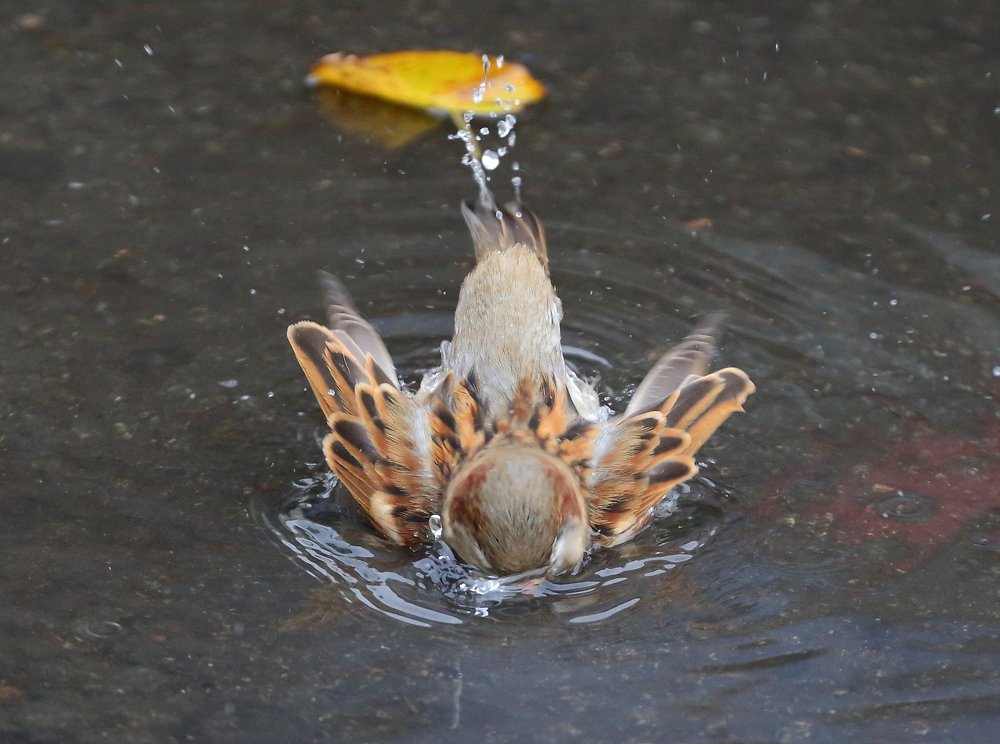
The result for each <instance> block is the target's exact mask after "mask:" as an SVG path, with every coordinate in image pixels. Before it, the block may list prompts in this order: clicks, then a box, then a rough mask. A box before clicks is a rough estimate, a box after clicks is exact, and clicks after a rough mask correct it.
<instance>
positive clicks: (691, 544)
mask: <svg viewBox="0 0 1000 744" xmlns="http://www.w3.org/2000/svg"><path fill="white" fill-rule="evenodd" d="M319 467H321V466H319ZM344 502H345V497H344V496H343V494H342V493H341V492H340V490H339V489H338V488H336V481H335V479H334V478H332V477H331V476H329V475H327V474H323V475H316V476H311V477H307V478H303V479H301V480H300V481H298V482H297V483H296V484H295V488H294V489H293V491H292V492H291V493H290V494H289V497H288V499H287V500H286V501H285V505H284V506H283V507H281V508H279V509H277V510H269V509H265V508H262V507H261V506H259V505H257V506H255V508H254V512H255V516H256V518H257V520H258V521H259V522H261V523H262V524H263V525H264V526H265V527H266V528H267V529H268V531H269V532H270V534H271V536H272V537H273V538H274V539H275V541H276V542H277V543H278V544H279V545H280V546H281V547H282V549H283V550H284V551H285V552H286V553H287V554H288V555H289V556H290V557H291V558H292V559H293V560H294V561H295V562H296V563H298V564H299V565H300V566H301V567H302V568H303V569H304V570H305V571H306V572H308V573H309V574H310V575H312V576H313V577H314V578H316V579H318V580H319V581H321V582H322V583H323V584H324V585H325V586H326V587H327V588H329V589H333V590H334V594H333V597H332V598H327V599H325V600H324V601H326V602H327V603H328V604H330V603H332V604H333V605H338V604H339V608H338V607H336V606H332V607H327V608H326V610H325V611H324V612H323V613H320V614H323V615H329V614H332V613H334V612H343V611H344V610H345V609H347V608H348V607H349V606H350V605H357V604H360V605H361V606H363V607H365V608H367V609H369V610H373V611H375V612H378V613H380V614H382V615H385V616H387V617H391V618H393V619H394V620H397V621H399V622H402V623H406V624H408V625H415V626H420V627H432V626H439V625H462V624H466V623H468V622H469V621H470V619H471V618H486V617H491V618H494V619H495V618H496V611H498V610H500V609H501V608H502V607H503V608H508V607H513V606H517V605H520V604H523V603H526V602H535V603H545V604H547V606H548V608H549V609H550V610H551V612H552V613H553V614H554V615H556V616H557V617H558V618H559V619H560V620H562V621H564V622H566V623H571V624H574V625H581V624H592V623H599V622H604V621H606V620H609V619H610V618H612V617H614V616H616V615H618V614H620V613H622V612H625V611H627V610H629V609H631V608H632V607H634V606H636V605H637V604H639V603H640V601H641V597H642V596H643V595H644V594H645V593H646V591H645V590H644V589H643V588H642V587H641V586H640V583H641V582H648V581H662V577H663V575H664V574H666V573H667V572H669V571H672V570H674V569H676V568H677V567H679V566H681V565H682V564H684V563H686V562H688V561H689V560H691V559H692V558H693V557H694V555H695V554H696V553H697V552H698V551H699V550H701V548H702V547H704V546H705V544H706V543H707V542H708V541H709V540H710V539H711V538H712V537H713V536H714V534H715V532H716V528H715V526H711V527H707V528H705V529H702V530H701V531H700V532H699V534H697V535H694V536H692V535H691V534H690V533H685V534H682V535H677V536H673V537H671V538H669V539H666V540H664V539H663V537H662V535H659V536H657V535H656V534H655V532H651V533H650V534H648V535H647V537H646V540H647V541H648V542H651V543H652V545H651V546H649V545H648V546H646V549H645V550H644V551H643V553H642V554H636V551H635V550H624V551H619V550H605V551H599V552H597V553H595V554H594V555H593V556H592V557H591V558H590V560H589V562H588V563H587V564H586V565H585V566H584V568H583V570H582V571H581V572H580V573H579V574H577V575H574V576H570V577H561V578H560V580H559V581H552V580H549V579H547V578H545V576H544V573H543V571H542V570H535V571H528V572H525V573H522V574H517V575H515V576H505V577H499V578H498V577H490V576H484V575H482V574H479V573H478V572H477V571H475V570H474V569H472V568H470V567H469V566H467V565H465V564H464V563H462V562H461V560H459V559H458V557H457V556H456V555H455V554H454V553H453V552H452V550H451V549H450V548H449V546H448V545H447V544H446V543H444V542H443V541H441V540H440V539H438V540H437V541H436V542H435V543H434V544H432V545H429V546H425V547H423V548H421V549H419V550H418V551H410V550H407V549H403V548H398V547H395V546H392V545H390V544H388V543H386V542H385V541H384V540H382V539H381V538H379V537H377V536H376V535H375V534H374V533H373V532H372V530H371V529H370V528H369V527H368V526H367V525H364V524H360V523H357V522H356V520H353V519H352V518H351V516H349V515H350V514H351V509H350V508H349V507H346V506H344ZM675 508H676V504H675V503H674V502H673V500H668V501H667V502H665V506H664V507H663V508H662V509H661V513H668V514H669V513H673V510H674V509H675ZM431 528H432V531H434V533H435V534H437V535H438V536H439V535H440V529H441V520H440V517H439V516H438V515H434V516H433V517H432V526H431ZM314 614H315V613H314Z"/></svg>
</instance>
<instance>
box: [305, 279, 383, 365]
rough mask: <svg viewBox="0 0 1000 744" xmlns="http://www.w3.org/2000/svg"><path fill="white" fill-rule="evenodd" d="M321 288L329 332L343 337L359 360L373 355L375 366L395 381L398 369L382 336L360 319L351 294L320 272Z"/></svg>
mask: <svg viewBox="0 0 1000 744" xmlns="http://www.w3.org/2000/svg"><path fill="white" fill-rule="evenodd" d="M319 286H320V288H321V289H322V290H323V299H324V300H325V301H326V317H327V321H328V325H329V327H330V329H331V330H332V331H333V332H334V333H335V334H337V335H338V336H340V337H341V340H342V341H343V342H344V344H345V345H346V346H347V347H348V348H349V349H351V351H352V352H354V356H355V358H356V359H364V358H365V354H371V356H372V359H374V360H375V364H377V365H378V366H379V368H380V369H381V370H382V371H383V372H385V374H386V375H387V376H388V377H389V378H390V379H392V380H395V379H396V367H395V365H394V364H393V363H392V357H391V356H390V355H389V351H388V349H386V348H385V343H384V342H383V341H382V337H381V336H379V335H378V333H377V332H376V331H375V329H374V328H372V326H371V323H369V322H368V321H367V320H365V319H364V318H362V317H361V314H360V313H359V312H358V309H357V308H356V307H355V306H354V301H353V300H351V295H350V294H349V293H348V291H347V289H346V288H345V287H344V285H343V284H342V283H341V282H340V280H339V279H338V278H337V277H335V276H334V275H333V274H328V273H327V272H325V271H321V272H319Z"/></svg>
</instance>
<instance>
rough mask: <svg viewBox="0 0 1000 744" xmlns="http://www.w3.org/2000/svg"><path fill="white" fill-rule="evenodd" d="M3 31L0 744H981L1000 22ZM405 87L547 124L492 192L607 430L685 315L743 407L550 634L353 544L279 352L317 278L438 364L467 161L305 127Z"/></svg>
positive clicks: (601, 17) (980, 12)
mask: <svg viewBox="0 0 1000 744" xmlns="http://www.w3.org/2000/svg"><path fill="white" fill-rule="evenodd" d="M4 10H5V13H4V14H3V16H2V18H0V43H2V48H4V49H5V64H4V65H3V66H2V68H0V76H2V90H3V91H4V93H5V95H4V96H3V98H2V100H0V116H2V120H3V126H2V127H0V205H2V207H0V251H2V253H0V255H2V257H3V265H4V271H3V272H2V275H0V303H2V304H0V308H2V319H3V325H2V329H3V334H4V335H3V340H4V352H3V354H2V355H0V384H2V387H3V391H4V395H3V397H2V402H0V406H2V407H0V416H2V422H3V424H2V428H0V452H2V459H0V488H2V500H0V541H2V542H0V549H2V560H0V577H2V579H0V580H2V584H0V587H2V601H0V741H3V742H7V741H10V742H32V743H42V742H45V743H48V742H75V741H81V742H91V741H127V742H164V741H168V742H170V741H176V742H186V741H209V742H230V741H232V742H279V741H327V740H329V741H375V740H379V741H393V740H403V741H405V740H413V741H469V740H484V741H512V740H528V741H531V740H538V741H543V740H544V741H553V740H572V739H584V738H588V739H591V740H595V741H606V740H611V739H614V740H617V741H623V742H626V741H627V742H632V741H635V742H644V741H664V740H671V741H680V742H701V741H706V742H798V741H820V742H826V741H829V742H843V741H914V740H919V741H938V742H955V741H988V740H991V739H992V738H995V736H996V731H997V730H998V728H1000V679H998V677H1000V672H998V671H997V670H998V669H1000V589H998V587H1000V581H998V579H1000V487H998V485H997V483H998V481H1000V458H998V454H997V453H998V451H1000V417H998V409H997V403H996V396H997V394H998V392H1000V354H998V349H1000V252H998V244H1000V231H998V230H997V224H998V222H1000V201H998V197H1000V145H998V143H1000V84H998V83H1000V41H998V40H1000V11H998V10H997V8H996V5H995V3H992V2H969V3H957V2H945V3H940V2H938V3H930V2H926V3H913V2H905V3H904V2H901V1H900V2H887V3H881V4H879V6H878V7H872V6H870V5H868V4H856V3H843V4H838V3H808V4H807V3H782V2H778V3H767V4H765V3H755V4H750V5H749V6H748V5H747V4H743V3H710V4H705V3H693V2H682V1H678V2H666V3H648V4H644V5H642V6H641V7H640V6H638V5H636V6H629V10H627V11H626V10H625V9H614V8H612V7H611V6H610V5H609V4H606V3H597V2H583V3H573V4H568V3H567V4H553V5H552V6H550V7H548V8H536V7H535V6H532V5H528V4H525V5H521V4H511V5H503V6H500V5H497V6H496V7H492V6H489V7H485V6H484V7H474V8H473V7H471V6H470V7H468V8H466V7H462V6H460V5H459V4H456V5H454V6H452V5H450V4H443V3H442V4H438V3H432V2H413V3H405V4H404V3H400V4H393V6H392V12H391V14H390V13H389V9H388V7H384V8H383V7H381V6H378V7H376V6H374V5H369V4H365V3H341V4H333V5H331V4H330V3H319V2H288V3H282V4H280V6H274V7H272V4H265V3H259V4H249V3H173V4H145V3H131V4H96V3H93V4H92V3H70V2H61V3H59V2H57V3H50V4H43V5H28V4H25V5H23V6H21V5H19V4H15V5H14V6H13V7H12V8H5V9H4ZM146 47H148V49H147V48H146ZM407 47H424V48H432V47H450V48H460V49H461V48H468V49H476V48H486V49H489V50H491V51H498V52H503V53H505V54H506V55H507V56H508V58H511V59H518V60H521V61H524V62H526V63H528V64H529V65H530V66H531V68H532V69H533V70H534V71H535V73H536V74H537V75H538V76H539V77H541V78H542V79H543V80H544V81H545V82H546V83H547V84H548V85H549V88H550V97H549V99H548V100H547V101H546V102H545V103H544V104H542V105H541V106H538V107H536V108H535V109H534V110H533V111H531V112H530V113H529V114H527V115H525V116H523V117H521V120H520V121H519V123H518V125H517V132H518V143H517V146H516V148H515V156H516V159H517V160H518V162H519V163H520V165H521V171H520V173H521V175H522V176H523V177H524V181H525V197H526V200H527V201H529V202H530V203H531V204H532V206H533V207H534V208H535V210H536V211H537V212H538V213H539V214H540V215H541V216H542V218H543V219H544V220H545V221H546V224H547V225H548V227H549V233H550V243H551V256H552V263H553V277H554V280H555V281H556V284H557V286H558V288H559V290H560V294H561V296H562V298H563V305H564V310H565V315H566V334H565V336H566V343H567V344H568V345H569V346H570V347H572V350H573V351H572V354H571V356H572V358H573V359H574V360H575V362H576V363H577V364H578V366H579V367H580V369H581V371H582V372H583V373H585V374H588V375H599V377H600V382H599V389H600V390H601V391H602V392H603V394H604V395H605V396H606V399H607V402H608V403H609V404H611V405H612V406H614V405H620V403H621V400H622V398H623V396H624V395H626V394H627V392H628V390H629V387H628V386H629V385H630V384H634V383H635V382H636V381H637V380H638V379H639V378H640V377H641V375H642V373H643V372H644V371H645V369H646V367H647V366H648V364H649V363H650V361H651V359H652V358H655V356H656V354H657V353H658V352H661V351H662V350H663V349H664V348H665V347H666V346H667V345H669V344H670V343H671V342H672V341H674V340H676V339H677V338H678V337H679V336H680V335H682V334H683V333H684V331H685V330H686V328H687V327H688V325H689V323H690V322H691V320H692V318H694V317H696V316H698V315H699V314H701V313H704V312H707V311H710V310H717V309H722V310H725V311H727V313H728V315H729V335H728V336H727V338H726V340H725V343H724V344H723V348H722V349H721V352H720V361H721V362H722V363H724V364H732V365H737V366H741V367H743V368H744V369H746V370H747V371H748V372H750V374H751V376H752V377H753V379H754V381H755V382H756V383H757V385H758V388H759V393H758V394H757V395H756V396H754V397H753V398H752V399H751V401H750V403H749V404H748V413H747V414H746V415H743V416H738V417H734V419H732V420H731V421H730V422H729V423H728V424H727V425H726V427H725V428H724V431H723V432H722V433H721V434H720V435H719V436H718V437H717V438H716V439H715V440H713V443H712V445H711V446H710V447H709V448H707V449H706V450H705V452H704V454H705V456H706V458H707V461H706V463H705V466H704V468H703V472H702V476H701V477H700V478H699V479H698V480H697V481H695V482H694V483H692V484H691V487H690V489H689V490H688V491H686V492H685V493H683V494H681V498H680V501H679V503H678V506H677V511H676V513H675V514H673V515H672V516H664V518H662V519H660V520H658V521H657V523H656V524H655V525H654V527H653V529H651V530H650V531H648V532H646V533H644V534H643V535H642V536H641V537H640V538H638V539H637V540H636V541H635V542H634V543H632V544H630V545H628V546H625V547H623V548H622V549H621V550H619V551H616V552H614V553H605V554H601V555H599V556H596V557H595V559H594V561H593V562H592V563H591V564H590V565H589V566H588V567H587V568H586V570H585V571H584V573H583V574H582V575H581V576H580V577H577V578H578V579H579V583H580V586H578V587H570V588H565V587H563V588H562V589H559V590H558V591H557V590H555V589H552V590H551V592H550V593H549V596H543V597H538V598H534V599H527V598H523V597H516V596H515V597H508V598H507V599H504V600H503V601H502V602H494V601H466V600H467V598H466V600H463V599H462V598H461V597H459V596H457V595H449V594H448V592H447V591H443V590H442V586H443V585H444V584H446V582H445V581H444V579H442V577H441V574H440V572H439V571H438V568H440V567H439V566H435V565H432V564H433V561H431V562H430V563H428V560H429V559H428V557H427V556H426V555H424V554H411V553H407V552H403V551H398V550H395V549H393V548H390V547H387V546H386V545H385V544H383V543H381V542H380V541H379V540H378V539H377V538H374V537H372V536H371V535H370V534H369V533H368V532H367V531H366V530H365V529H364V528H363V525H362V524H361V523H360V521H359V520H358V519H357V516H356V514H354V513H353V512H352V511H351V510H350V509H349V508H348V507H347V502H346V501H345V500H344V498H343V496H342V494H340V493H339V492H335V493H334V494H333V495H332V496H331V495H329V494H328V490H327V489H326V488H325V486H326V485H328V484H327V483H325V482H324V477H325V476H324V470H323V468H322V466H321V465H319V464H318V460H319V459H320V456H319V451H318V447H317V444H316V435H317V433H318V425H319V424H320V423H321V422H320V419H319V416H318V413H317V412H316V411H315V410H314V407H313V402H312V401H311V396H310V395H309V394H308V393H307V392H305V390H304V384H303V381H302V379H301V377H300V374H299V371H298V369H297V367H296V365H295V363H294V360H293V358H292V356H291V354H290V352H289V350H288V348H287V344H286V342H285V339H284V329H285V326H286V325H287V323H288V322H289V321H291V320H296V319H300V318H303V317H309V316H312V317H315V316H317V315H318V313H319V310H320V307H319V301H318V296H317V293H316V291H315V288H314V285H313V275H314V274H313V272H314V271H315V270H316V269H318V268H326V269H328V270H330V271H333V272H336V273H338V274H340V275H341V276H342V277H344V278H345V280H347V282H348V283H349V285H350V286H351V288H352V290H353V291H354V292H355V295H356V297H357V299H358V304H359V305H360V306H361V307H362V309H364V310H365V312H367V313H368V314H369V315H370V316H371V317H372V318H373V319H374V320H375V321H376V324H377V325H378V327H379V328H380V330H381V331H382V332H383V333H384V334H385V335H386V337H387V339H388V344H389V347H390V349H391V350H392V351H393V353H394V354H395V355H396V357H397V359H398V360H399V366H400V368H401V370H402V371H403V372H404V374H405V375H406V376H407V378H408V379H409V380H411V381H412V380H415V379H417V378H418V377H419V374H420V372H421V371H422V370H424V369H426V368H427V367H429V366H431V365H433V363H434V359H435V353H436V352H435V349H436V346H437V344H438V343H439V342H440V340H441V339H442V338H444V337H446V336H447V335H448V333H449V330H450V325H449V324H450V320H449V319H450V312H451V310H452V309H453V306H454V302H455V299H456V296H457V295H456V292H457V286H458V283H459V282H460V280H461V277H462V276H463V274H464V273H465V271H467V269H468V267H469V262H470V251H469V246H468V239H467V237H466V235H465V234H464V226H463V225H462V224H461V220H460V218H459V216H458V213H457V210H456V205H457V203H458V201H459V200H460V199H462V198H466V197H468V196H471V195H472V194H473V193H474V190H473V185H472V182H471V179H470V177H469V175H468V173H467V171H466V170H465V169H463V168H462V167H461V166H460V165H459V164H458V159H459V156H460V148H459V147H458V144H457V143H456V142H454V141H448V140H447V138H446V136H445V135H446V133H447V130H446V129H444V128H442V129H438V130H436V131H434V132H430V133H428V134H425V135H424V136H423V137H421V138H419V139H417V140H416V141H415V142H413V143H411V144H410V145H408V146H407V147H405V148H401V149H396V150H387V149H385V148H384V147H383V146H381V145H379V144H378V143H377V142H375V141H372V140H366V139H365V138H364V137H361V136H357V135H351V134H350V133H347V132H346V131H344V130H342V129H338V128H337V127H336V126H335V125H332V124H331V123H330V122H329V121H328V120H327V119H326V118H325V116H324V113H323V111H322V107H321V106H320V105H319V103H318V102H317V100H316V99H315V98H314V97H312V96H310V95H308V94H307V93H305V92H304V91H303V90H302V89H301V86H300V79H301V77H302V74H303V73H304V72H305V71H306V70H307V69H308V66H309V64H310V62H311V61H312V60H313V59H314V58H315V57H317V56H319V55H321V54H323V53H326V52H329V51H334V50H337V49H343V50H347V51H357V52H368V51H379V50H386V49H396V48H407ZM509 175H510V174H509V172H505V173H503V174H501V175H498V176H497V181H496V186H497V188H498V190H499V191H501V193H503V190H504V189H505V188H506V181H505V179H506V178H507V177H509ZM702 218H707V219H710V220H711V221H712V223H713V227H712V228H710V229H705V230H701V231H699V232H698V233H697V234H696V235H692V234H691V231H690V230H689V229H688V228H686V227H685V223H690V221H692V220H698V219H702ZM310 530H311V532H310ZM338 551H339V552H338ZM352 551H354V552H353V553H352ZM431 557H432V558H433V554H432V556H431ZM352 560H353V561H354V563H351V561H352ZM445 588H447V587H445ZM487 599H489V598H487ZM415 619H416V621H417V623H416V624H414V620H415Z"/></svg>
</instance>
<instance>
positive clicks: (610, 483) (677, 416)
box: [589, 367, 754, 545]
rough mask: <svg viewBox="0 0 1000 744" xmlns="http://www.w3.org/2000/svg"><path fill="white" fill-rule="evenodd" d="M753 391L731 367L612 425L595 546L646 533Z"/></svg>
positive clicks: (604, 450)
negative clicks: (664, 500)
mask: <svg viewBox="0 0 1000 744" xmlns="http://www.w3.org/2000/svg"><path fill="white" fill-rule="evenodd" d="M753 391H754V386H753V383H752V382H750V379H749V378H748V377H747V376H746V374H745V373H744V372H743V371H742V370H738V369H735V368H732V367H730V368H727V369H721V370H719V371H718V372H713V373H712V374H710V375H705V376H703V377H699V376H694V377H689V378H688V381H686V382H685V383H683V384H682V385H681V387H680V388H679V389H677V390H674V391H672V392H670V393H669V394H668V395H667V396H666V397H665V398H663V399H662V400H661V401H660V403H659V405H656V406H655V407H653V408H652V409H651V410H648V411H645V412H642V413H634V414H632V415H629V414H628V413H627V412H626V414H625V415H624V416H623V417H622V418H620V419H618V420H616V421H612V422H609V425H608V429H607V430H606V431H605V432H604V433H603V435H602V437H601V440H600V442H599V445H598V454H597V463H596V467H595V469H594V474H593V476H592V483H591V494H592V499H591V501H590V504H589V507H590V521H591V526H592V527H593V528H594V531H595V533H596V537H595V542H597V543H599V544H602V545H617V544H619V543H622V542H625V541H627V540H628V539H630V538H631V537H632V536H633V535H635V534H636V533H637V532H638V531H639V530H641V529H642V528H643V527H644V526H645V525H646V524H647V523H648V522H649V519H650V517H651V516H652V510H653V508H654V507H655V506H656V505H657V504H658V503H659V502H660V500H661V499H662V498H663V497H664V496H665V495H666V494H667V493H668V492H669V491H670V489H671V488H672V487H673V486H675V485H677V484H678V483H682V482H683V481H685V480H687V479H688V478H691V477H692V476H694V475H695V474H696V473H697V472H698V467H697V465H695V462H694V455H695V453H696V452H697V451H698V449H699V448H700V447H701V446H702V444H704V443H705V441H706V440H707V439H708V438H709V437H710V436H711V435H712V434H713V433H714V432H715V430H716V429H718V428H719V426H721V425H722V423H723V422H724V421H725V420H726V419H727V418H729V416H730V415H731V414H732V413H734V412H736V411H741V410H743V402H744V401H745V400H746V398H747V396H748V395H750V394H751V393H752V392H753Z"/></svg>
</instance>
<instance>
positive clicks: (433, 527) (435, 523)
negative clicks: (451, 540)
mask: <svg viewBox="0 0 1000 744" xmlns="http://www.w3.org/2000/svg"><path fill="white" fill-rule="evenodd" d="M427 528H428V529H429V530H430V531H431V537H433V538H434V539H435V540H440V539H441V535H443V534H444V529H443V528H442V527H441V516H440V515H439V514H431V517H430V519H428V520H427Z"/></svg>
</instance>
